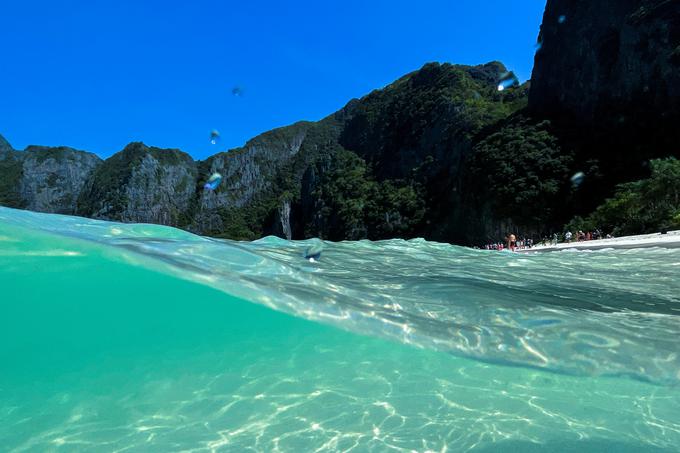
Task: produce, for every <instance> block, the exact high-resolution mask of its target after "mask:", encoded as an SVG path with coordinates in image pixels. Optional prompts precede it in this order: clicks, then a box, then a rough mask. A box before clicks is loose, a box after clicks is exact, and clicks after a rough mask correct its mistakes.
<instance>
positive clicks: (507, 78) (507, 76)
mask: <svg viewBox="0 0 680 453" xmlns="http://www.w3.org/2000/svg"><path fill="white" fill-rule="evenodd" d="M517 85H519V80H518V79H517V77H516V76H515V74H513V73H512V72H504V73H503V74H501V78H500V80H499V81H498V91H504V90H507V89H508V88H511V87H514V86H517Z"/></svg>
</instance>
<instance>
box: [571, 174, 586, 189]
mask: <svg viewBox="0 0 680 453" xmlns="http://www.w3.org/2000/svg"><path fill="white" fill-rule="evenodd" d="M585 178H586V175H585V173H583V172H582V171H579V172H578V173H574V176H572V177H571V186H572V187H573V188H574V189H576V188H578V186H580V185H581V183H582V182H583V180H584V179H585Z"/></svg>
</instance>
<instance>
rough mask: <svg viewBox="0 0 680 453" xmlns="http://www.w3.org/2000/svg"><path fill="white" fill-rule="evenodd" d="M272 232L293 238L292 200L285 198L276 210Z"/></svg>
mask: <svg viewBox="0 0 680 453" xmlns="http://www.w3.org/2000/svg"><path fill="white" fill-rule="evenodd" d="M272 233H273V234H274V235H276V236H279V237H282V238H284V239H289V240H290V239H292V238H293V229H292V228H291V226H290V201H288V200H284V201H283V202H282V203H281V206H280V207H279V209H278V210H277V211H276V215H275V216H274V226H273V227H272Z"/></svg>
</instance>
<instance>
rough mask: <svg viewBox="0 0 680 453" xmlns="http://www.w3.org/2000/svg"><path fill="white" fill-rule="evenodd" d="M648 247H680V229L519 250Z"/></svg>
mask: <svg viewBox="0 0 680 453" xmlns="http://www.w3.org/2000/svg"><path fill="white" fill-rule="evenodd" d="M647 247H664V248H680V230H676V231H669V232H668V233H666V234H661V233H652V234H640V235H637V236H623V237H618V238H610V239H597V240H593V241H581V242H576V241H572V242H568V243H567V242H565V243H560V244H557V245H536V246H534V247H532V248H530V249H523V250H517V252H519V253H533V252H554V251H558V250H602V249H609V248H611V249H637V248H647Z"/></svg>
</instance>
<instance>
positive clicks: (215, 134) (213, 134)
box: [210, 129, 220, 145]
mask: <svg viewBox="0 0 680 453" xmlns="http://www.w3.org/2000/svg"><path fill="white" fill-rule="evenodd" d="M219 139H220V133H219V132H218V131H217V130H216V129H213V130H212V131H211V132H210V143H212V144H213V145H214V144H216V143H217V142H218V141H219Z"/></svg>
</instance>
